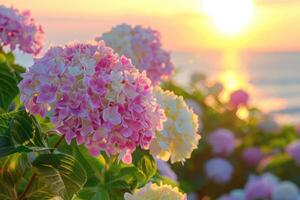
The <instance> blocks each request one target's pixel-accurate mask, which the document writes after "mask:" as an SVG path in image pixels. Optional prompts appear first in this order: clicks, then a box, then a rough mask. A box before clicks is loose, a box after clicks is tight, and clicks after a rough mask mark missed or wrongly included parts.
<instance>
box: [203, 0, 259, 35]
mask: <svg viewBox="0 0 300 200" xmlns="http://www.w3.org/2000/svg"><path fill="white" fill-rule="evenodd" d="M200 6H201V10H202V11H203V12H204V13H205V14H206V15H207V16H209V17H210V18H211V20H212V22H213V24H214V26H215V27H216V29H217V30H218V31H219V32H221V33H223V34H226V35H235V34H237V33H240V32H242V31H244V30H245V29H246V27H247V26H248V25H249V23H250V22H251V19H252V17H253V13H254V4H253V1H252V0H200Z"/></svg>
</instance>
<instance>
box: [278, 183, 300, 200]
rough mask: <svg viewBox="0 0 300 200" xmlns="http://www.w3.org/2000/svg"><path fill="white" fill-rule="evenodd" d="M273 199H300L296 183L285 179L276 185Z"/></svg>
mask: <svg viewBox="0 0 300 200" xmlns="http://www.w3.org/2000/svg"><path fill="white" fill-rule="evenodd" d="M272 200H299V189H298V187H297V185H296V184H294V183H292V182H288V181H283V182H281V183H279V184H278V185H277V186H276V187H275V189H274V191H273V193H272Z"/></svg>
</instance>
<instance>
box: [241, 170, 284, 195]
mask: <svg viewBox="0 0 300 200" xmlns="http://www.w3.org/2000/svg"><path fill="white" fill-rule="evenodd" d="M278 182H279V180H278V178H277V177H275V176H274V175H272V174H268V173H267V174H263V175H262V176H260V177H251V178H250V180H249V181H248V182H247V184H246V186H245V196H246V199H247V200H256V199H271V196H272V192H273V191H274V189H275V187H276V186H277V184H278Z"/></svg>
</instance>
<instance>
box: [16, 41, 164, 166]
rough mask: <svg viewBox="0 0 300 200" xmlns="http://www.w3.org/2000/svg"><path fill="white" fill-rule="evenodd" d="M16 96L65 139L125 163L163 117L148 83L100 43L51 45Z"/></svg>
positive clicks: (145, 143) (144, 144) (146, 143)
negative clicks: (45, 119) (47, 118)
mask: <svg viewBox="0 0 300 200" xmlns="http://www.w3.org/2000/svg"><path fill="white" fill-rule="evenodd" d="M22 76H23V80H22V81H21V82H20V83H19V89H20V93H21V100H22V101H23V102H24V105H25V107H26V109H27V110H28V111H29V112H30V113H32V114H39V115H41V116H42V117H46V116H48V117H50V119H51V122H52V123H53V124H54V127H55V129H56V130H57V131H58V133H59V134H61V135H64V137H65V139H66V141H67V143H69V144H70V143H71V141H72V140H73V139H75V140H76V141H77V144H84V145H85V146H86V147H87V148H88V150H89V151H90V153H91V154H92V155H93V156H97V155H98V154H99V153H100V151H105V152H106V154H107V155H109V156H110V155H119V159H120V160H122V161H123V162H125V163H131V160H132V158H131V154H132V152H133V151H134V150H135V149H136V147H138V146H139V147H141V148H142V149H148V148H149V144H150V142H151V140H152V138H153V137H154V135H155V132H156V131H158V130H161V129H162V122H163V121H164V120H165V117H164V112H163V110H161V109H160V106H159V105H158V104H157V102H156V99H155V97H154V93H153V88H152V85H151V81H150V80H149V79H148V78H147V77H146V74H145V73H140V72H139V71H138V70H137V69H136V68H135V67H134V66H133V65H132V64H131V62H130V60H128V59H127V58H126V57H124V56H121V57H119V56H118V55H117V54H114V52H113V51H112V49H111V48H108V47H106V46H105V45H104V43H103V42H98V43H96V42H94V43H83V44H82V43H71V44H69V45H66V46H63V47H59V46H56V47H52V48H50V49H49V50H48V51H47V52H46V54H45V55H44V56H43V57H41V58H39V59H36V60H35V62H34V64H33V66H32V67H30V68H29V70H28V71H27V72H26V73H24V74H22Z"/></svg>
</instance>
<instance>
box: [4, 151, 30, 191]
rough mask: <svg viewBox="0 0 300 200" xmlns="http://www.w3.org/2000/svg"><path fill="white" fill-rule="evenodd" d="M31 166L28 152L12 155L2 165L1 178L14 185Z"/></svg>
mask: <svg viewBox="0 0 300 200" xmlns="http://www.w3.org/2000/svg"><path fill="white" fill-rule="evenodd" d="M29 168H30V162H29V160H28V157H27V155H26V154H21V153H17V154H13V155H10V156H8V157H7V159H6V160H5V162H4V164H3V166H2V171H1V178H2V180H3V181H4V182H5V183H6V184H8V185H10V186H12V187H13V186H15V185H16V184H17V183H18V182H19V181H20V180H21V179H22V178H23V176H24V174H25V173H26V171H27V170H28V169H29Z"/></svg>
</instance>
